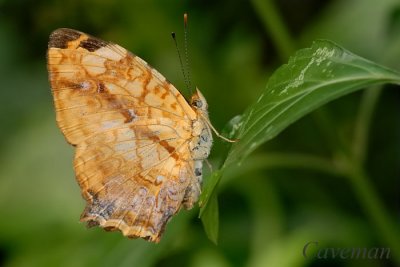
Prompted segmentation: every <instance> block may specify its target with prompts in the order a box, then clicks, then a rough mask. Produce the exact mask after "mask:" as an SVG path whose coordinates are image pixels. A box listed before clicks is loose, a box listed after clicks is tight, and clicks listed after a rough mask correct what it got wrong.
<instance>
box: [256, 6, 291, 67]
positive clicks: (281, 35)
mask: <svg viewBox="0 0 400 267" xmlns="http://www.w3.org/2000/svg"><path fill="white" fill-rule="evenodd" d="M251 2H252V3H253V6H254V9H255V11H256V12H257V13H258V15H259V17H260V18H261V19H262V21H263V23H264V27H265V29H266V31H267V32H268V33H269V34H270V36H271V38H272V41H273V42H274V44H275V47H276V49H277V50H278V53H279V56H280V58H281V60H282V61H283V62H285V61H287V59H288V58H289V57H290V56H291V55H292V54H293V53H294V51H295V47H296V46H295V45H294V41H293V40H292V38H291V37H290V33H289V31H288V29H287V28H286V26H285V24H284V23H283V20H282V19H281V16H280V14H279V12H278V10H277V9H276V7H275V5H274V2H273V1H272V0H252V1H251Z"/></svg>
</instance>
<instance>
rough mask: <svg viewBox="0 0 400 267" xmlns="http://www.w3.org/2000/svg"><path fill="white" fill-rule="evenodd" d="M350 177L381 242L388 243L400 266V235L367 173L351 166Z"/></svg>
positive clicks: (348, 173)
mask: <svg viewBox="0 0 400 267" xmlns="http://www.w3.org/2000/svg"><path fill="white" fill-rule="evenodd" d="M347 175H348V177H349V178H350V181H351V183H352V186H353V189H354V191H355V194H356V196H357V198H358V201H359V203H360V204H361V206H362V208H363V209H364V211H365V213H366V214H367V216H368V217H369V219H370V221H371V223H372V224H373V225H374V227H375V229H377V231H378V233H377V234H378V235H380V238H381V240H383V241H384V242H386V243H387V244H385V245H388V247H389V248H390V249H391V251H392V252H393V253H391V256H393V261H395V262H396V263H397V264H399V265H400V233H399V232H398V229H397V228H396V226H395V224H393V223H392V220H391V218H390V216H389V214H388V212H387V211H386V210H385V207H384V205H383V204H382V203H381V201H380V200H379V197H378V196H377V194H376V193H375V191H374V189H373V186H372V185H371V183H370V182H369V178H368V177H367V175H366V174H365V172H364V171H363V170H362V169H361V168H358V167H355V166H349V169H348V172H347Z"/></svg>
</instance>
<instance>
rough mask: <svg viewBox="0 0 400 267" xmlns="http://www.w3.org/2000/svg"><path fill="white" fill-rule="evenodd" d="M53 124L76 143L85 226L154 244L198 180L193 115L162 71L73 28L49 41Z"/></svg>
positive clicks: (53, 36)
mask: <svg viewBox="0 0 400 267" xmlns="http://www.w3.org/2000/svg"><path fill="white" fill-rule="evenodd" d="M47 59H48V71H49V80H50V83H51V88H52V93H53V97H54V103H55V108H56V117H57V123H58V125H59V127H60V129H61V130H62V132H63V134H64V136H65V137H66V139H67V141H68V142H69V143H71V144H72V145H74V146H76V154H75V160H74V168H75V173H76V177H77V181H78V183H79V185H80V187H81V190H82V195H83V197H84V198H85V199H86V201H87V205H86V208H85V211H84V212H83V214H82V216H81V220H82V221H86V222H88V225H89V226H93V225H100V226H101V227H103V228H105V229H107V230H120V231H122V233H123V234H124V235H125V236H128V237H133V238H136V237H142V238H145V239H148V240H150V241H155V242H158V241H159V239H160V237H161V234H162V232H163V230H164V227H165V225H166V223H167V222H168V220H169V219H170V218H171V216H172V215H174V214H175V213H176V212H178V210H179V209H180V207H181V205H182V202H184V197H185V190H186V189H187V188H188V186H189V185H192V184H193V183H194V181H196V179H197V178H196V176H195V174H194V167H195V166H194V162H193V160H192V159H191V156H190V149H189V145H188V144H189V142H190V140H191V138H192V132H191V129H192V128H191V122H192V121H193V120H195V119H196V116H197V115H196V113H195V112H194V111H193V110H192V108H191V107H190V106H189V104H188V103H187V102H186V100H185V99H184V97H183V96H182V95H181V94H180V93H179V91H178V90H177V89H176V88H175V87H174V86H173V85H172V84H171V83H169V82H168V81H167V80H166V79H165V78H164V77H163V76H162V75H161V74H159V73H158V72H157V71H156V70H154V69H153V68H151V67H150V66H149V65H148V64H147V63H146V62H144V61H143V60H142V59H140V58H139V57H137V56H135V55H133V54H131V53H130V52H128V51H127V50H125V49H124V48H122V47H120V46H118V45H116V44H112V43H109V42H105V41H103V40H100V39H97V38H94V37H92V36H89V35H87V34H85V33H82V32H78V31H75V30H71V29H58V30H56V31H54V32H53V33H52V34H51V36H50V41H49V49H48V54H47Z"/></svg>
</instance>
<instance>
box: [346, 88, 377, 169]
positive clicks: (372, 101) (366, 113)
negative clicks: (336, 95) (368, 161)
mask: <svg viewBox="0 0 400 267" xmlns="http://www.w3.org/2000/svg"><path fill="white" fill-rule="evenodd" d="M381 92H382V86H378V87H373V88H370V89H368V90H366V91H365V92H364V94H363V97H362V99H361V103H360V108H359V111H358V115H357V119H356V125H355V128H354V138H353V148H352V149H353V156H354V158H355V160H356V162H357V164H358V165H359V166H362V164H363V163H364V161H365V158H366V155H367V150H368V135H369V129H370V126H371V121H372V117H373V114H374V110H375V107H376V105H377V103H378V100H379V96H380V95H381Z"/></svg>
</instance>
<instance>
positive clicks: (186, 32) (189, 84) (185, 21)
mask: <svg viewBox="0 0 400 267" xmlns="http://www.w3.org/2000/svg"><path fill="white" fill-rule="evenodd" d="M183 25H184V45H185V65H186V71H187V84H186V86H188V87H189V90H190V92H191V93H192V85H191V79H190V65H189V49H188V29H189V28H188V15H187V13H185V14H183Z"/></svg>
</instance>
